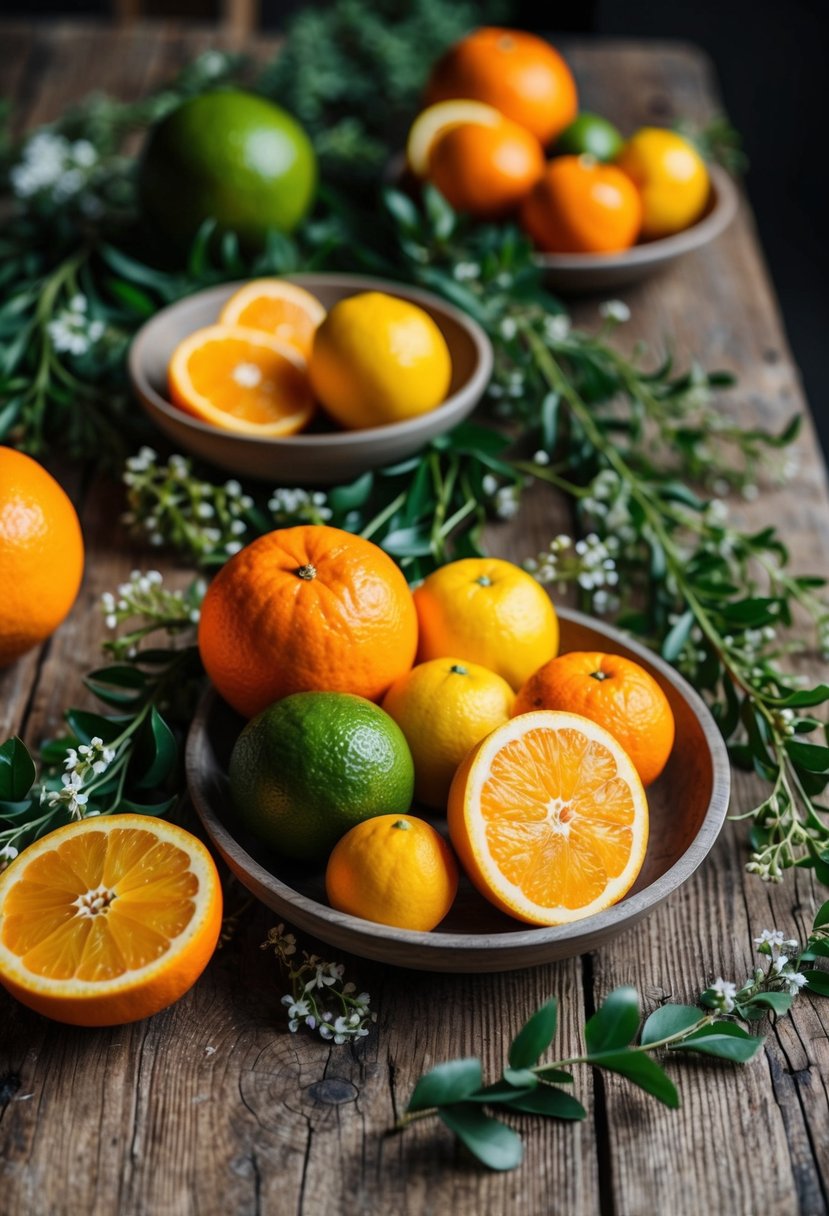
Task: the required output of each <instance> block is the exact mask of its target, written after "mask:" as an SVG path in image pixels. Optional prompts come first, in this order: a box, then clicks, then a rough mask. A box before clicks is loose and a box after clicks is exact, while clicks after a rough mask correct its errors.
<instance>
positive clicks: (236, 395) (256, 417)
mask: <svg viewBox="0 0 829 1216" xmlns="http://www.w3.org/2000/svg"><path fill="white" fill-rule="evenodd" d="M168 382H169V387H170V396H171V398H172V400H173V402H174V403H175V404H176V405H177V406H179V408H180V409H183V410H185V411H186V412H187V413H188V414H193V415H194V416H195V417H196V418H200V419H201V420H202V421H203V422H210V423H212V424H213V426H216V427H219V428H221V429H222V430H225V431H238V432H241V433H243V434H248V435H271V436H278V435H294V434H296V432H297V431H301V430H302V428H303V427H305V426H307V425H308V423H309V422H310V420H311V418H312V416H313V414H314V410H315V408H316V406H315V403H314V398H313V394H312V393H311V385H310V382H309V380H308V375H307V370H306V365H305V360H304V359H303V358H302V356H301V355H300V354H299V353H298V352H297V351H296V350H295V349H294V347H292V346H287V345H286V344H285V343H284V342H280V341H279V339H278V338H274V337H272V336H271V335H270V334H266V333H262V332H261V331H260V330H258V329H246V328H244V327H243V326H241V325H209V326H208V327H207V328H206V329H198V330H196V332H195V333H192V334H190V336H189V337H188V338H185V339H184V341H183V342H181V343H180V344H179V345H178V346H177V347H176V349H175V351H174V352H173V357H172V359H171V360H170V366H169V369H168Z"/></svg>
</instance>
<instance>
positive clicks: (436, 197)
mask: <svg viewBox="0 0 829 1216" xmlns="http://www.w3.org/2000/svg"><path fill="white" fill-rule="evenodd" d="M423 204H424V206H425V208H426V214H427V216H428V217H429V222H430V223H431V225H432V231H433V232H434V234H435V236H436V237H437V238H438V240H439V241H445V240H446V239H447V238H448V237H450V236H451V235H452V233H453V231H454V229H455V224H456V222H457V217H456V215H455V212H454V211H453V210H452V208H451V207H450V206H449V204H448V203H447V201H446V199H445V198H444V197H443V195H442V194H441V193H440V191H439V190H436V189H435V187H434V186H432V185H431V184H430V183H428V182H427V184H426V185H425V186H424V188H423Z"/></svg>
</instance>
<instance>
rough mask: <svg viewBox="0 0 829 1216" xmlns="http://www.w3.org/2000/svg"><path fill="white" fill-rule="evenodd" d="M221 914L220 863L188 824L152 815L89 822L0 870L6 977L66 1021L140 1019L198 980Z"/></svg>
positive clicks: (2, 974)
mask: <svg viewBox="0 0 829 1216" xmlns="http://www.w3.org/2000/svg"><path fill="white" fill-rule="evenodd" d="M221 917H222V894H221V885H220V883H219V876H218V874H217V872H216V867H215V865H214V863H213V860H212V858H211V856H210V854H209V853H208V851H207V849H206V848H205V847H204V845H203V844H202V843H201V841H199V840H197V839H196V838H195V837H194V836H191V835H190V833H189V832H185V831H184V830H183V829H182V828H178V827H176V826H174V825H173V824H170V823H166V822H165V821H163V820H160V819H156V818H153V817H152V816H147V815H127V814H125V815H112V816H105V817H96V818H90V819H84V820H81V821H80V822H78V823H71V824H69V825H68V826H66V827H63V828H59V829H58V830H57V831H55V832H51V833H50V834H49V835H48V836H45V837H44V838H43V839H42V840H39V841H37V842H36V843H34V844H33V845H30V846H29V848H27V849H26V850H24V852H23V853H21V855H20V857H19V858H18V859H17V860H16V861H14V862H13V863H12V865H10V866H9V868H8V869H7V870H6V871H5V873H3V874H2V875H0V982H2V984H3V985H4V986H5V987H6V988H7V989H8V990H9V991H10V992H11V993H12V995H14V996H16V997H17V998H18V1000H20V1001H22V1003H23V1004H24V1005H28V1006H29V1007H30V1008H32V1009H36V1010H37V1011H38V1012H39V1013H43V1014H45V1015H46V1016H47V1017H52V1018H56V1019H57V1020H58V1021H62V1022H70V1023H72V1024H74V1025H80V1026H111V1025H120V1024H121V1023H123V1022H130V1021H136V1020H138V1019H139V1018H143V1017H147V1016H149V1015H150V1014H152V1013H157V1012H158V1010H160V1009H163V1008H165V1007H166V1006H167V1005H169V1004H171V1003H172V1002H173V1001H175V1000H177V999H178V998H179V997H180V996H182V995H183V994H184V993H185V992H186V991H187V989H188V988H190V987H191V986H192V984H194V983H195V981H196V979H197V978H198V976H199V975H200V974H201V972H202V971H203V970H204V968H205V966H206V965H207V963H208V961H209V959H210V957H211V955H212V953H213V950H214V949H215V946H216V941H217V940H218V935H219V929H220V927H221Z"/></svg>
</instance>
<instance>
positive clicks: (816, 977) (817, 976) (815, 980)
mask: <svg viewBox="0 0 829 1216" xmlns="http://www.w3.org/2000/svg"><path fill="white" fill-rule="evenodd" d="M803 974H804V975H805V976H806V979H807V980H808V981H809V991H810V992H816V993H817V995H818V996H829V971H818V970H817V968H816V967H809V968H807V969H806V970H805V971H804V972H803Z"/></svg>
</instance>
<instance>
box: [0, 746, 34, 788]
mask: <svg viewBox="0 0 829 1216" xmlns="http://www.w3.org/2000/svg"><path fill="white" fill-rule="evenodd" d="M36 777H37V770H36V769H35V763H34V760H32V757H31V756H30V755H29V749H28V748H27V747H26V744H25V743H24V742H23V740H22V739H18V737H17V736H16V735H15V736H14V737H13V738H11V739H7V740H6V742H5V743H4V744H3V745H2V747H0V798H2V799H3V801H7V802H19V801H21V800H22V799H23V798H25V797H26V795H27V794H28V792H29V790H30V789H31V788H32V786H33V785H34V783H35V778H36Z"/></svg>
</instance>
